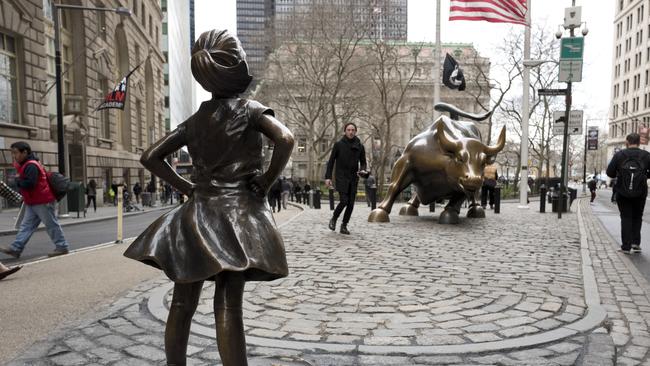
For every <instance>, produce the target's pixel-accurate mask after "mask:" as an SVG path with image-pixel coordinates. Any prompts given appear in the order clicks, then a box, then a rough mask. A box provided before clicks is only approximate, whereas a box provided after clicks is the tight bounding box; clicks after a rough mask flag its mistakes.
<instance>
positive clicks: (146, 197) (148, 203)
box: [140, 192, 151, 207]
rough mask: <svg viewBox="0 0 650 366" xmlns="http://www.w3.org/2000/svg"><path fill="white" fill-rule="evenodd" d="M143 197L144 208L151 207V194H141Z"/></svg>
mask: <svg viewBox="0 0 650 366" xmlns="http://www.w3.org/2000/svg"><path fill="white" fill-rule="evenodd" d="M140 197H142V206H143V207H144V206H151V192H142V193H141V194H140Z"/></svg>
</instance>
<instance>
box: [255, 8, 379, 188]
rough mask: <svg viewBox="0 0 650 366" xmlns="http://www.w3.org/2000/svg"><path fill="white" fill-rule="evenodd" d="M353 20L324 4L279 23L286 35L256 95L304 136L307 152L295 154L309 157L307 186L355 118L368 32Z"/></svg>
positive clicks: (347, 13) (349, 13)
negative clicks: (362, 49)
mask: <svg viewBox="0 0 650 366" xmlns="http://www.w3.org/2000/svg"><path fill="white" fill-rule="evenodd" d="M357 15H358V14H357ZM354 17H355V12H354V11H353V7H352V5H340V4H339V5H335V4H331V3H329V2H325V1H323V2H314V4H312V5H311V6H309V7H306V8H304V9H302V11H300V12H296V13H295V14H293V16H292V17H291V18H289V19H284V20H282V21H283V22H285V26H284V27H283V29H288V31H287V32H286V33H283V34H281V35H279V38H278V39H279V40H281V42H278V44H277V46H276V49H275V51H274V52H273V53H272V54H271V56H270V58H269V65H268V69H267V72H266V73H265V80H264V82H263V83H262V85H260V87H259V88H258V93H257V95H256V97H257V98H258V99H260V100H264V101H265V102H268V103H269V104H271V105H272V106H277V108H278V113H279V114H280V116H281V118H283V120H284V121H285V122H286V123H287V124H288V125H290V126H292V128H293V129H294V130H295V131H294V132H295V134H296V135H297V136H298V137H300V136H305V138H306V140H307V146H304V147H300V146H298V148H299V149H300V148H303V149H305V151H304V153H306V154H307V156H308V164H307V171H308V173H307V177H308V179H309V180H310V181H311V182H317V181H318V180H319V179H320V178H321V177H320V176H321V175H322V172H321V171H320V169H317V166H316V163H317V162H322V161H323V160H325V159H326V157H327V155H328V154H329V152H330V150H331V146H332V144H333V142H334V141H335V140H336V139H338V138H339V137H340V130H341V127H342V125H343V124H344V123H345V121H350V120H353V119H354V118H356V116H357V115H358V114H359V113H360V112H359V106H360V105H361V104H362V102H361V101H362V100H363V98H364V94H363V93H360V92H359V89H358V87H357V85H358V82H359V80H358V78H359V77H360V75H361V72H360V71H361V70H362V69H363V68H365V67H366V65H364V64H363V63H362V62H360V61H361V60H360V59H359V58H358V57H356V54H357V50H358V49H359V47H360V45H361V42H362V40H363V39H365V38H367V33H368V26H367V25H366V24H365V23H363V21H360V20H359V19H358V18H357V19H355V18H354ZM298 142H299V144H298V145H300V140H298ZM299 152H300V151H299Z"/></svg>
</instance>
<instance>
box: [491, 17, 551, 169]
mask: <svg viewBox="0 0 650 366" xmlns="http://www.w3.org/2000/svg"><path fill="white" fill-rule="evenodd" d="M517 37H518V36H517V35H516V34H511V35H510V37H509V39H512V40H514V41H513V42H506V43H505V45H504V47H506V48H504V49H503V52H502V54H504V55H507V57H508V59H509V60H510V62H512V65H513V66H514V67H515V68H516V69H517V70H518V74H522V72H523V67H524V66H523V63H521V62H517V63H514V62H515V60H521V59H522V58H521V56H520V55H522V54H523V49H522V48H521V43H519V42H518V41H517V39H518V38H517ZM557 54H558V52H557V44H556V43H554V38H553V35H552V32H551V31H550V30H549V29H547V28H545V27H542V26H540V27H538V28H536V29H535V30H534V31H533V36H532V37H531V58H532V59H536V60H551V61H552V62H546V63H543V64H541V65H539V66H537V67H533V68H532V69H531V73H530V95H531V96H532V101H531V102H530V103H529V114H528V121H529V135H528V145H529V149H530V152H531V154H530V159H531V162H534V164H535V166H536V168H537V172H538V175H539V176H541V175H542V174H543V173H545V175H546V177H548V176H549V175H550V166H551V161H550V160H551V158H552V156H553V154H552V152H553V150H554V149H555V147H556V142H555V141H554V140H553V138H554V137H555V136H554V135H553V133H552V125H553V121H552V120H553V118H552V116H553V111H555V110H563V107H562V105H563V104H562V102H564V100H561V98H557V97H555V98H553V97H537V89H546V88H551V87H553V86H555V84H556V80H555V79H556V76H557V73H558V62H557V61H556V59H557ZM513 55H514V56H513ZM521 102H522V100H521V96H514V97H513V96H508V97H505V98H504V100H503V102H502V103H501V105H500V108H499V113H498V114H499V117H501V118H502V119H503V120H504V121H505V122H506V124H507V126H508V129H509V131H510V132H511V133H514V134H515V135H517V136H519V138H520V139H521V123H522V116H521ZM525 163H526V164H528V162H525ZM544 166H545V167H546V171H545V172H544Z"/></svg>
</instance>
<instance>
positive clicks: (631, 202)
mask: <svg viewBox="0 0 650 366" xmlns="http://www.w3.org/2000/svg"><path fill="white" fill-rule="evenodd" d="M645 199H646V196H641V197H636V198H628V197H623V196H621V195H620V194H617V195H616V204H617V205H618V211H619V212H620V213H621V241H622V242H623V245H622V246H621V248H622V249H623V250H629V249H630V248H631V246H632V244H637V245H641V223H642V218H643V209H644V208H645Z"/></svg>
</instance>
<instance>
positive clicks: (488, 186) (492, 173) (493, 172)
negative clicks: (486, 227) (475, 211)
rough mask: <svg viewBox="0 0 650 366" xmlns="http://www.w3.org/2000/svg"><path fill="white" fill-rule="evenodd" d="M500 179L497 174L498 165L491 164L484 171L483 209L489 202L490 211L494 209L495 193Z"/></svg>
mask: <svg viewBox="0 0 650 366" xmlns="http://www.w3.org/2000/svg"><path fill="white" fill-rule="evenodd" d="M498 179H499V174H497V166H496V164H494V163H492V164H489V165H487V166H486V167H485V168H484V169H483V186H482V187H481V206H482V207H483V209H485V208H486V205H487V204H488V202H489V204H490V209H493V208H494V192H495V188H496V187H497V180H498Z"/></svg>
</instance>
